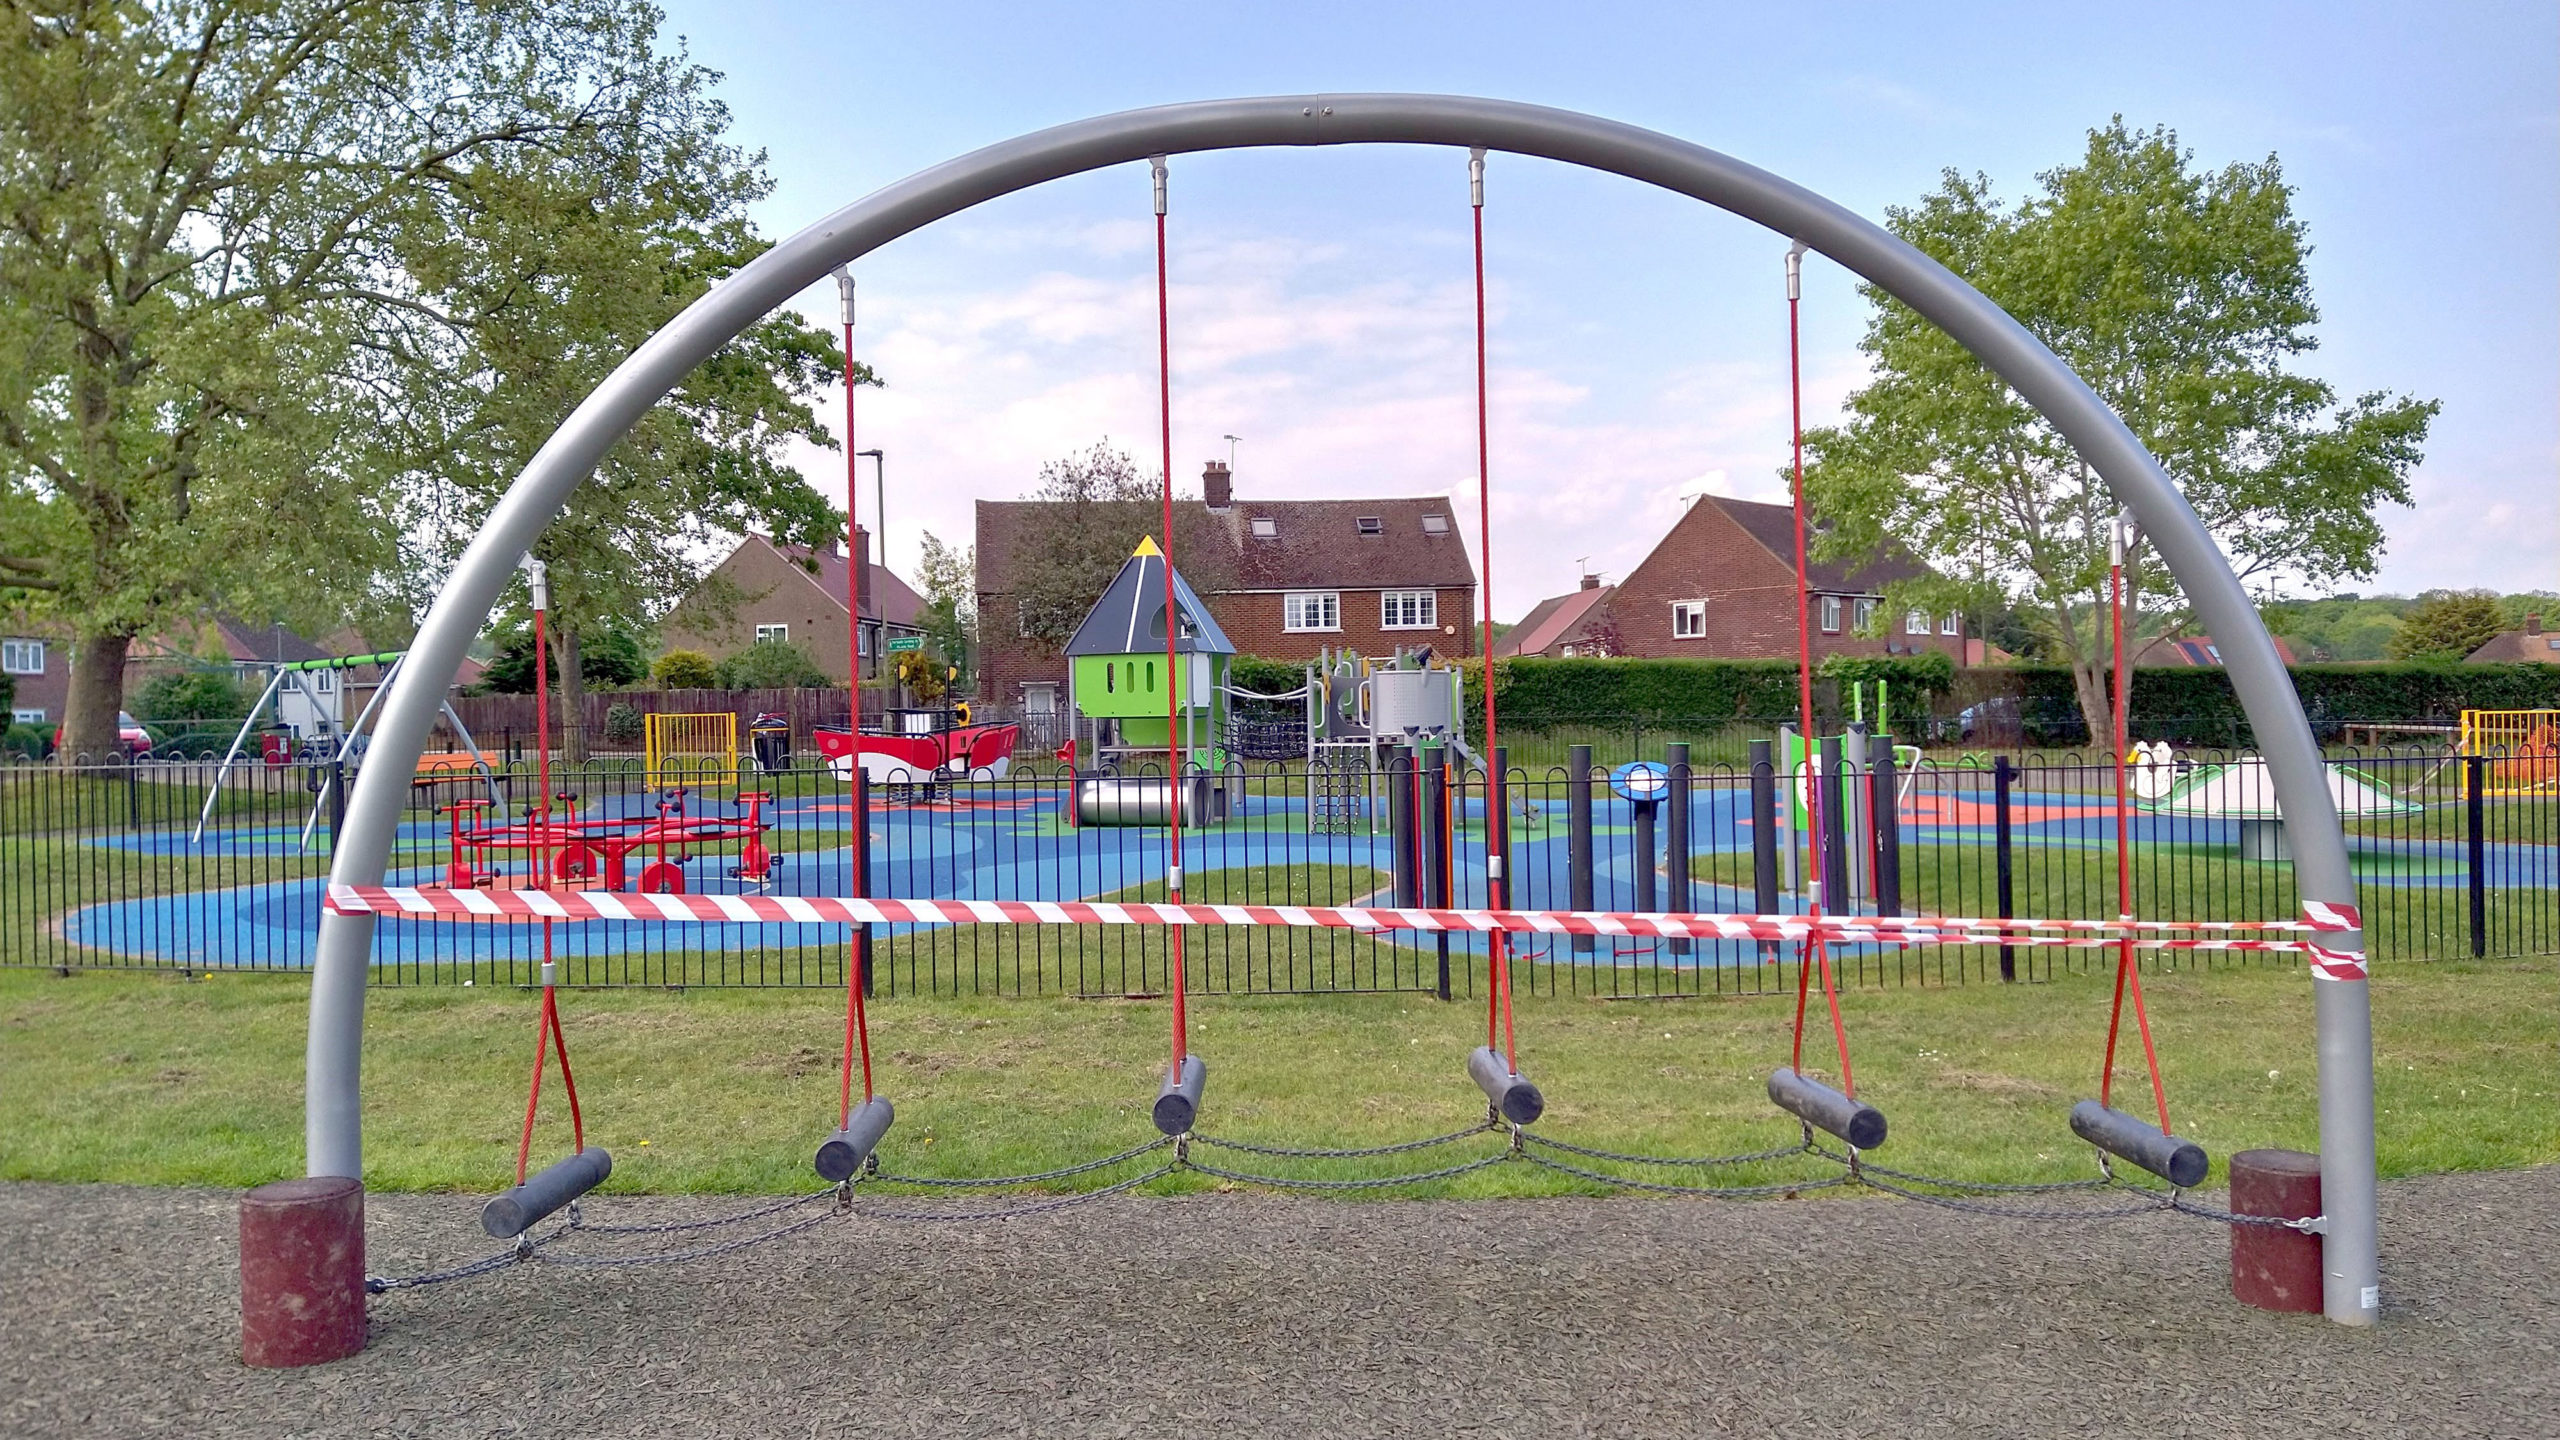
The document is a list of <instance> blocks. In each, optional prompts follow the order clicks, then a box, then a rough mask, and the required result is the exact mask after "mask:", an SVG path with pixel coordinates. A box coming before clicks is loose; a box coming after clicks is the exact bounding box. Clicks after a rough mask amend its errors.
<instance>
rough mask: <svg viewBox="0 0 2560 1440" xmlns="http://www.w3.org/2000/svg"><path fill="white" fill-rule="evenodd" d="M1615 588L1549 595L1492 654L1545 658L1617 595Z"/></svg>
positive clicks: (1497, 645) (1501, 640) (1599, 586)
mask: <svg viewBox="0 0 2560 1440" xmlns="http://www.w3.org/2000/svg"><path fill="white" fill-rule="evenodd" d="M1617 589H1618V587H1617V586H1615V585H1594V586H1592V587H1591V588H1590V589H1588V590H1568V591H1566V592H1565V593H1564V594H1562V595H1550V596H1548V597H1547V598H1546V599H1544V600H1541V601H1539V602H1538V603H1537V604H1536V605H1535V606H1533V607H1531V608H1530V611H1529V613H1528V614H1526V615H1523V616H1521V617H1520V623H1519V624H1517V625H1514V626H1512V627H1511V629H1510V630H1509V631H1508V632H1507V633H1505V634H1504V635H1503V637H1502V638H1501V639H1500V640H1497V641H1495V642H1494V646H1493V653H1494V655H1495V656H1496V657H1497V658H1498V657H1501V656H1506V655H1543V654H1545V653H1546V651H1547V647H1549V646H1551V645H1553V644H1555V643H1556V642H1557V641H1559V640H1563V639H1566V638H1568V637H1570V636H1571V635H1572V634H1573V633H1574V632H1575V631H1576V630H1578V629H1579V628H1580V627H1581V625H1582V622H1583V621H1584V620H1586V619H1588V618H1590V615H1591V611H1592V609H1593V607H1595V606H1597V605H1598V604H1599V603H1600V602H1601V601H1603V600H1606V599H1608V598H1609V597H1610V596H1611V595H1613V594H1615V593H1617Z"/></svg>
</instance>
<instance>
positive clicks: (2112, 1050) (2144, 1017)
mask: <svg viewBox="0 0 2560 1440" xmlns="http://www.w3.org/2000/svg"><path fill="white" fill-rule="evenodd" d="M2132 530H2133V521H2132V518H2131V517H2130V516H2128V515H2118V516H2117V517H2116V518H2115V519H2114V520H2113V521H2112V522H2111V523H2110V526H2109V529H2108V532H2107V552H2108V554H2107V559H2108V566H2107V609H2108V612H2109V615H2108V623H2109V625H2110V627H2111V631H2112V637H2113V638H2112V641H2111V645H2110V648H2111V650H2112V652H2113V653H2112V655H2111V657H2110V658H2111V660H2112V661H2113V668H2114V670H2115V675H2114V680H2115V694H2114V696H2113V699H2112V703H2111V704H2110V706H2109V709H2110V710H2112V711H2113V712H2114V713H2113V714H2112V715H2111V717H2110V718H2111V719H2112V720H2113V722H2114V723H2113V725H2112V726H2111V727H2110V728H2111V729H2112V731H2113V732H2114V733H2113V738H2114V741H2115V746H2114V748H2115V777H2116V918H2117V919H2118V920H2121V921H2127V922H2130V921H2131V920H2132V919H2133V817H2132V816H2131V814H2129V813H2128V812H2129V809H2130V800H2129V796H2128V795H2127V793H2126V792H2127V790H2128V789H2129V787H2128V786H2127V785H2126V783H2125V751H2126V749H2127V748H2128V747H2129V746H2130V744H2131V740H2130V738H2129V727H2128V712H2129V710H2130V708H2131V698H2132V697H2131V694H2130V692H2129V690H2128V685H2127V675H2126V664H2125V651H2124V557H2125V551H2126V550H2127V549H2128V548H2130V546H2131V544H2132ZM2128 989H2130V990H2131V991H2132V992H2133V1022H2134V1026H2135V1028H2136V1029H2137V1030H2139V1031H2140V1032H2141V1035H2142V1059H2143V1063H2145V1064H2146V1065H2148V1066H2149V1067H2150V1068H2151V1101H2152V1104H2153V1105H2155V1106H2157V1107H2158V1109H2159V1112H2160V1133H2161V1134H2163V1135H2167V1134H2169V1133H2171V1132H2170V1129H2169V1092H2168V1090H2167V1088H2166V1087H2165V1086H2163V1085H2162V1083H2161V1080H2160V1054H2159V1052H2158V1051H2157V1050H2155V1049H2154V1048H2152V1044H2151V1015H2150V1012H2149V1011H2148V1010H2146V1009H2145V1008H2144V1007H2143V1003H2142V967H2140V966H2139V965H2136V964H2135V963H2134V957H2133V942H2132V940H2131V938H2130V937H2129V936H2128V938H2127V939H2125V940H2124V941H2123V942H2122V943H2121V944H2119V945H2118V946H2117V948H2116V994H2115V1002H2114V1004H2113V1005H2111V1006H2110V1007H2109V1008H2108V1011H2107V1056H2106V1059H2105V1060H2104V1061H2103V1062H2102V1063H2101V1065H2100V1068H2099V1071H2098V1103H2099V1104H2101V1105H2108V1104H2112V1103H2113V1100H2112V1094H2113V1090H2114V1087H2115V1079H2116V1032H2117V1030H2118V1028H2119V1027H2121V1026H2122V1025H2123V1023H2124V998H2125V992H2126V991H2127V990H2128Z"/></svg>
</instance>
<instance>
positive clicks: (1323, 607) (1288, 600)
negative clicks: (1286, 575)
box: [1280, 590, 1342, 635]
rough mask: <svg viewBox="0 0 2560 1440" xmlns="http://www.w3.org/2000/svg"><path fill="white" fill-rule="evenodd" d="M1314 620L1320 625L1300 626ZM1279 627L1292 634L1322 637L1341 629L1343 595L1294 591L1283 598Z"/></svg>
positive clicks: (1327, 592) (1282, 596) (1325, 591)
mask: <svg viewBox="0 0 2560 1440" xmlns="http://www.w3.org/2000/svg"><path fill="white" fill-rule="evenodd" d="M1309 618H1313V619H1315V620H1317V621H1319V622H1320V623H1317V624H1313V625H1309V624H1303V623H1301V622H1302V621H1304V620H1307V619H1309ZM1280 628H1281V629H1282V630H1283V631H1285V632H1287V633H1290V634H1298V635H1307V634H1319V633H1324V632H1330V631H1339V630H1341V629H1342V592H1341V591H1339V590H1291V591H1288V592H1286V593H1284V594H1283V595H1281V597H1280Z"/></svg>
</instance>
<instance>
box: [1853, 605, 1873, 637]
mask: <svg viewBox="0 0 2560 1440" xmlns="http://www.w3.org/2000/svg"><path fill="white" fill-rule="evenodd" d="M1856 613H1857V617H1858V618H1857V628H1858V629H1859V630H1860V631H1862V632H1863V631H1865V630H1868V629H1870V628H1872V627H1873V626H1874V625H1875V623H1876V602H1875V601H1874V599H1872V598H1870V597H1866V596H1861V597H1859V600H1858V608H1857V612H1856Z"/></svg>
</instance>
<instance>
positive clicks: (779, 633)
mask: <svg viewBox="0 0 2560 1440" xmlns="http://www.w3.org/2000/svg"><path fill="white" fill-rule="evenodd" d="M767 640H779V641H781V642H782V643H783V644H785V645H788V644H790V643H791V622H790V621H788V620H785V621H783V622H782V623H780V624H778V625H758V626H757V627H756V643H757V644H759V645H761V644H763V643H764V642H766V641H767Z"/></svg>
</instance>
